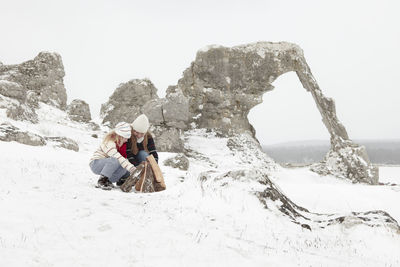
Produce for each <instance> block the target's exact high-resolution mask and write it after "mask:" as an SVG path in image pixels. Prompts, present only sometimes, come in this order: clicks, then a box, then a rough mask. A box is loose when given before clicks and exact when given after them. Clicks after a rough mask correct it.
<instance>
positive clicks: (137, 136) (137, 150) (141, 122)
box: [126, 114, 158, 166]
mask: <svg viewBox="0 0 400 267" xmlns="http://www.w3.org/2000/svg"><path fill="white" fill-rule="evenodd" d="M131 126H132V134H131V138H130V139H129V140H128V143H127V149H126V152H127V155H128V160H129V161H130V162H131V163H132V164H133V165H135V166H138V165H139V164H140V163H141V162H143V161H145V160H146V158H147V157H148V156H149V155H153V156H154V158H155V160H156V161H157V163H158V154H157V150H156V146H155V144H154V140H153V137H152V136H151V134H150V132H149V131H148V130H149V119H148V118H147V116H146V115H144V114H142V115H140V116H139V117H137V118H136V120H134V121H133V122H132V124H131Z"/></svg>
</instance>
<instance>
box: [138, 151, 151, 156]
mask: <svg viewBox="0 0 400 267" xmlns="http://www.w3.org/2000/svg"><path fill="white" fill-rule="evenodd" d="M148 155H149V153H147V152H146V151H145V150H140V151H139V153H138V156H142V157H147V156H148Z"/></svg>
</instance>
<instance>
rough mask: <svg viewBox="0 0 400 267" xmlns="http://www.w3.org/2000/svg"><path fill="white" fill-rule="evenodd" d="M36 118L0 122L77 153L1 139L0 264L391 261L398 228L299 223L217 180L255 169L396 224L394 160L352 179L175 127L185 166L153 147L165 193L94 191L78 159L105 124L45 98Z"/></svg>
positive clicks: (296, 190) (398, 172) (339, 209)
mask: <svg viewBox="0 0 400 267" xmlns="http://www.w3.org/2000/svg"><path fill="white" fill-rule="evenodd" d="M37 113H38V116H39V123H38V124H30V123H25V122H16V121H12V120H10V119H7V118H5V116H3V114H1V119H2V121H3V120H7V121H9V122H10V123H12V124H13V125H15V126H17V127H19V128H20V129H24V130H29V131H30V132H33V133H37V134H40V135H46V136H65V137H69V138H72V139H73V140H75V141H76V142H77V143H78V144H79V147H80V150H79V152H75V151H71V150H67V149H63V148H59V147H56V146H52V145H51V144H48V145H47V146H41V147H35V146H28V145H23V144H19V143H16V142H1V141H0V151H1V153H0V166H1V168H0V169H1V172H0V181H1V186H0V211H1V214H2V216H1V217H0V266H294V265H299V266H400V254H399V251H400V233H399V231H398V230H397V231H396V229H393V228H392V227H370V226H367V225H365V224H363V223H360V222H358V221H348V222H346V223H343V224H333V225H331V226H328V227H326V228H318V227H311V230H309V229H307V228H304V227H301V226H300V225H299V224H296V223H294V222H292V220H291V219H290V218H289V216H286V215H285V214H284V213H282V212H281V211H279V210H277V209H274V208H268V209H267V208H265V205H264V204H263V203H262V202H261V201H260V200H259V198H258V197H257V194H256V193H257V192H262V191H263V190H264V189H265V185H264V184H262V183H260V182H259V181H257V180H256V179H254V178H253V177H252V176H240V175H239V176H234V175H233V174H232V175H228V173H236V172H237V173H240V172H243V170H247V171H248V173H252V171H253V170H258V171H262V172H265V173H267V174H268V176H269V177H270V179H271V180H272V181H273V182H274V183H275V185H276V186H277V187H278V188H279V189H280V190H281V191H282V192H284V193H285V194H286V196H287V197H288V198H290V199H291V200H292V201H293V202H294V203H296V204H297V205H300V206H302V207H305V208H307V209H308V210H310V211H311V212H315V213H318V214H344V213H351V212H368V211H373V210H383V211H386V212H387V213H388V214H390V215H391V216H392V218H393V219H395V220H396V221H397V222H399V221H400V209H399V203H400V167H381V168H380V181H381V182H382V183H383V184H384V185H379V186H371V185H362V184H352V183H350V182H349V181H344V180H339V179H337V178H335V177H331V176H319V175H317V174H315V173H313V172H310V171H309V170H308V169H305V168H291V169H285V168H282V167H280V166H279V165H277V164H275V163H274V162H273V161H272V160H271V159H270V158H269V157H268V156H266V155H265V154H263V153H262V152H261V150H257V149H256V147H257V145H256V144H253V143H252V142H253V141H252V139H251V138H250V137H248V136H239V137H236V138H230V139H228V138H222V137H218V135H216V134H214V133H212V132H206V131H203V130H193V131H190V132H187V133H186V134H185V146H186V149H187V151H188V155H189V157H188V158H189V161H190V167H189V169H188V171H181V170H179V169H174V168H172V167H169V166H165V165H164V164H163V162H164V161H165V160H166V159H168V158H171V157H174V156H175V155H176V154H174V153H166V152H161V153H159V156H160V161H159V162H160V167H161V170H162V171H163V174H164V178H165V182H166V184H167V190H165V191H162V192H158V193H152V194H138V193H133V192H132V193H123V192H122V191H120V190H119V189H117V188H116V189H114V190H112V191H103V190H100V189H97V188H95V187H94V185H95V184H96V182H97V179H98V178H97V177H96V175H94V174H93V173H92V172H91V171H90V169H89V159H90V157H91V155H92V153H93V151H94V150H95V149H96V148H97V146H98V145H99V143H100V141H101V137H102V135H103V134H104V131H98V132H93V131H92V130H90V129H89V127H86V126H85V125H82V124H79V123H76V122H71V121H69V120H68V119H67V116H66V114H65V113H64V112H62V111H60V110H58V109H55V108H52V107H50V106H47V105H44V104H41V108H40V109H39V110H38V111H37ZM94 133H96V134H98V136H99V138H94V137H92V136H91V135H92V134H94ZM238 144H244V145H245V147H247V148H248V150H240V149H237V148H238V147H240V145H238ZM246 173H247V172H246ZM231 177H238V178H235V179H233V178H231ZM268 205H269V203H268ZM269 207H272V206H271V205H270V206H269ZM327 216H333V215H327Z"/></svg>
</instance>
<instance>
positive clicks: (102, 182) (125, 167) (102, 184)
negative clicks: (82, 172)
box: [89, 122, 136, 190]
mask: <svg viewBox="0 0 400 267" xmlns="http://www.w3.org/2000/svg"><path fill="white" fill-rule="evenodd" d="M130 137H131V126H130V125H129V124H128V123H126V122H119V123H118V124H117V125H116V126H115V129H114V130H112V131H111V132H109V133H108V134H107V135H106V136H105V137H104V139H103V141H102V143H101V145H100V147H99V148H98V149H97V150H96V151H95V152H94V154H93V156H92V158H91V159H90V164H89V166H90V169H91V170H92V171H93V172H94V173H95V174H99V175H100V178H99V180H98V182H97V186H96V187H99V188H102V189H104V190H111V188H112V187H113V185H112V183H114V182H117V181H118V180H119V179H120V178H125V179H126V178H128V177H129V175H130V174H131V173H133V171H134V170H135V169H136V168H135V166H134V165H133V164H131V163H130V162H129V160H128V159H127V158H126V157H127V154H126V142H127V141H128V139H129V138H130Z"/></svg>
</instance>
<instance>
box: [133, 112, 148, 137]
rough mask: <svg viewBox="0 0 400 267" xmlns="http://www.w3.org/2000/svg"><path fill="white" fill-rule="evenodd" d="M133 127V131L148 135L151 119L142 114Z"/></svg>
mask: <svg viewBox="0 0 400 267" xmlns="http://www.w3.org/2000/svg"><path fill="white" fill-rule="evenodd" d="M131 125H132V128H133V130H135V131H136V132H139V133H146V132H147V130H148V129H149V119H148V118H147V116H146V115H144V114H142V115H140V116H139V117H137V118H136V120H134V121H133V122H132V124H131Z"/></svg>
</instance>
